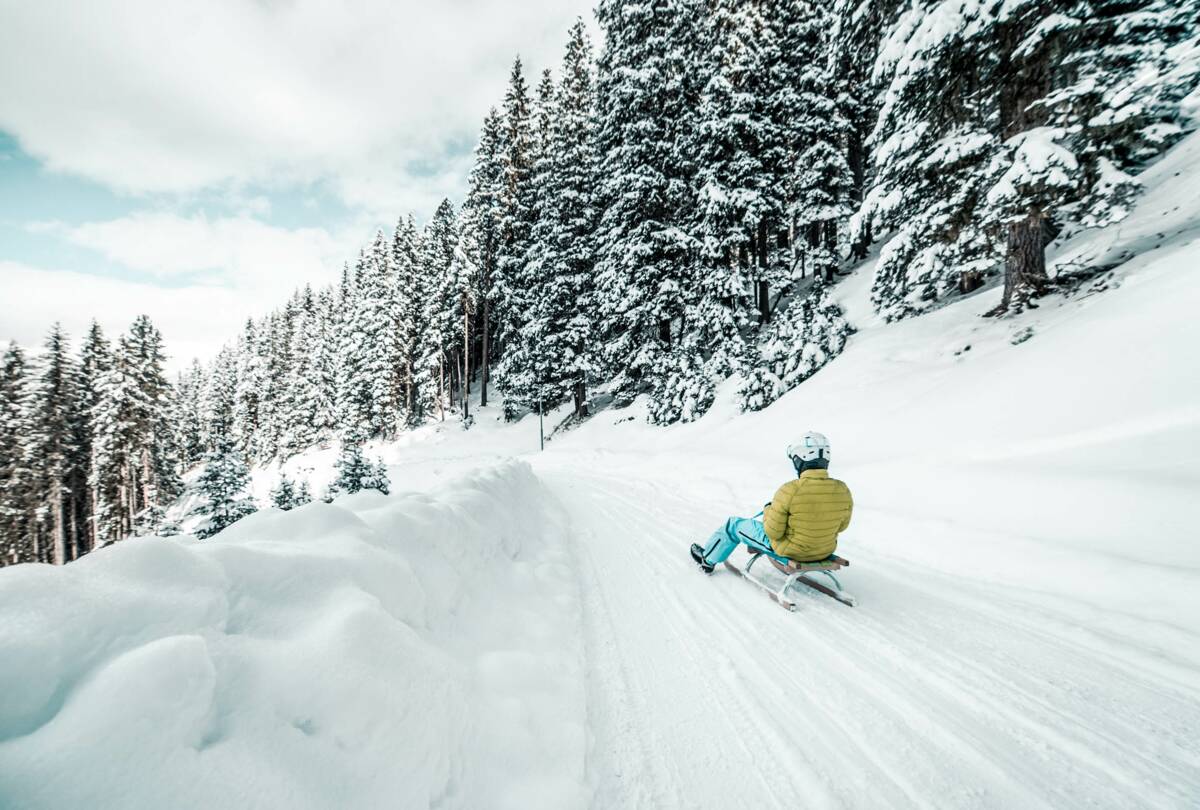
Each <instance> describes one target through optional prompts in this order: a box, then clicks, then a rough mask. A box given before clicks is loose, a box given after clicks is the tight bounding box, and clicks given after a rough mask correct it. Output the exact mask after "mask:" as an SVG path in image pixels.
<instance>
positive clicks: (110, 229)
mask: <svg viewBox="0 0 1200 810" xmlns="http://www.w3.org/2000/svg"><path fill="white" fill-rule="evenodd" d="M59 232H60V233H62V234H63V235H64V236H65V237H66V238H67V239H69V240H70V241H71V242H74V243H75V244H77V245H81V246H83V247H87V248H90V249H92V250H95V251H97V252H98V253H101V254H102V255H104V256H105V257H106V258H108V259H110V260H111V261H113V262H116V263H118V264H122V265H125V266H126V267H128V268H131V269H133V270H136V271H139V272H142V273H147V274H150V275H153V276H158V277H170V276H179V275H195V274H200V275H203V276H205V277H206V278H208V279H210V280H211V281H213V282H217V283H220V284H222V285H224V286H229V287H232V288H234V289H254V290H263V291H274V292H277V293H278V294H279V298H280V299H282V297H283V296H284V295H285V294H286V293H287V291H288V290H290V289H292V288H294V287H296V286H301V285H303V284H305V283H323V282H326V281H328V280H331V279H332V278H333V277H334V275H333V273H332V268H335V267H340V265H341V262H342V261H344V260H346V259H349V258H351V257H352V256H353V251H354V245H355V244H357V243H358V242H360V241H362V235H359V238H358V239H356V240H354V241H352V242H351V241H348V240H345V239H343V240H340V241H339V240H338V239H335V238H334V237H333V236H331V235H330V234H329V232H327V231H326V230H324V229H323V228H299V229H296V230H289V229H286V228H279V227H275V226H273V225H268V224H266V223H263V222H261V221H259V220H257V219H253V218H251V217H249V216H245V215H242V216H237V217H226V218H218V219H209V218H208V217H207V216H205V215H204V214H196V215H193V216H190V217H182V216H179V215H176V214H170V213H139V214H133V215H131V216H128V217H122V218H120V219H113V220H109V221H107V222H91V223H86V224H83V225H79V226H76V227H65V226H59ZM275 303H278V301H276V302H275Z"/></svg>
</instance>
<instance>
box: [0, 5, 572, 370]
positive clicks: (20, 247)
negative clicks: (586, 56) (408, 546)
mask: <svg viewBox="0 0 1200 810" xmlns="http://www.w3.org/2000/svg"><path fill="white" fill-rule="evenodd" d="M591 5H592V0H508V2H503V1H502V0H434V1H433V2H417V0H347V1H346V2H315V1H314V0H207V2H204V3H195V2H190V0H109V1H108V2H104V1H103V0H93V1H92V2H78V1H77V0H76V2H63V1H62V0H37V2H28V0H0V21H2V22H0V340H8V339H14V340H17V341H18V342H20V343H23V344H25V345H33V344H36V343H38V342H40V340H41V338H42V336H43V334H44V333H45V331H46V330H47V328H48V327H49V325H50V324H51V323H52V322H53V321H56V320H57V321H61V322H62V323H63V324H64V326H65V327H66V328H67V330H68V331H69V332H70V333H71V334H72V335H75V336H78V335H79V334H80V333H81V332H82V331H83V329H84V328H85V327H86V325H87V323H88V322H89V320H90V319H91V318H92V317H96V318H97V319H98V320H99V321H100V323H101V324H102V325H103V326H104V327H105V328H106V329H107V330H108V331H109V332H110V333H115V332H117V331H120V330H123V329H124V328H125V327H126V326H127V324H128V322H129V321H130V320H131V319H132V318H133V317H134V316H135V315H137V314H138V313H142V312H145V313H146V314H149V315H150V316H151V317H152V318H153V319H154V320H155V322H156V323H157V324H158V325H159V327H160V328H161V329H162V331H163V333H164V335H165V336H166V339H167V345H168V350H169V351H170V353H171V354H172V355H173V358H174V362H173V364H172V365H173V366H174V367H178V366H179V365H180V364H181V363H182V362H184V361H185V360H187V359H189V358H190V357H192V356H201V357H208V356H211V354H212V353H214V352H215V350H216V348H218V347H219V346H220V344H221V343H223V342H225V340H227V339H228V338H229V337H231V336H232V335H233V334H234V333H235V332H236V330H237V329H238V328H239V325H240V324H241V322H242V321H244V319H245V318H246V317H247V316H249V315H258V314H262V313H263V312H265V311H267V310H269V309H271V308H273V307H274V306H276V305H277V304H279V303H280V302H281V301H282V299H283V298H284V297H286V295H287V294H288V293H289V292H290V291H291V290H292V289H294V288H295V287H297V286H299V285H303V284H304V283H306V282H313V283H317V284H320V283H325V282H327V281H330V280H332V279H333V278H334V277H335V276H336V274H337V272H338V270H339V269H340V267H341V264H342V262H344V261H346V260H349V259H352V258H353V257H354V255H355V254H356V252H357V250H358V247H359V246H360V245H362V244H364V243H365V242H366V241H367V239H369V237H370V236H371V235H372V234H373V233H374V231H375V229H376V228H378V227H388V228H390V227H391V226H392V225H393V224H394V222H395V219H396V218H397V217H398V216H400V215H402V214H405V213H407V212H409V211H412V212H414V213H415V214H416V215H417V217H418V218H419V219H425V218H426V217H427V216H428V215H429V214H430V213H432V211H433V209H434V208H435V207H436V205H437V203H438V202H439V201H440V200H441V199H442V198H443V197H450V198H451V199H453V200H454V201H455V202H458V201H459V200H460V199H461V197H462V193H463V189H464V187H465V180H466V174H467V171H468V168H469V163H470V157H471V150H472V148H473V147H474V143H475V138H476V135H477V129H478V125H479V123H480V121H481V120H482V118H483V116H484V114H485V113H486V112H487V109H488V107H489V106H491V105H493V104H496V103H498V102H499V100H500V98H501V97H502V95H503V92H504V86H505V83H506V81H507V78H508V71H509V68H510V65H511V62H512V59H513V57H514V56H515V55H517V54H518V53H519V54H520V55H521V57H522V59H523V60H524V61H525V63H526V68H527V75H528V76H530V83H531V84H534V83H535V80H534V78H533V73H534V72H536V71H540V70H541V69H542V68H545V67H555V66H556V65H557V63H558V60H559V58H560V57H561V52H562V48H563V45H564V44H565V41H566V33H567V29H568V28H569V27H570V25H571V24H572V23H573V22H574V20H575V18H576V17H580V16H581V17H583V18H584V19H585V20H588V21H589V24H591Z"/></svg>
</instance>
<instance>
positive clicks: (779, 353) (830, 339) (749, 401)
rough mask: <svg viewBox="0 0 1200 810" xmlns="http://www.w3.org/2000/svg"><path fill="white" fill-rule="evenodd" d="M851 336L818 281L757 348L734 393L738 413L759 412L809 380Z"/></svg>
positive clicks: (773, 323) (777, 320) (791, 305)
mask: <svg viewBox="0 0 1200 810" xmlns="http://www.w3.org/2000/svg"><path fill="white" fill-rule="evenodd" d="M852 332H853V329H852V328H851V327H850V324H849V323H848V322H847V321H846V318H845V316H844V315H843V313H842V310H841V308H840V307H839V306H838V305H837V304H835V303H833V302H832V301H831V300H830V298H829V294H828V289H827V287H826V285H825V284H824V282H823V281H822V280H821V278H820V277H817V279H816V281H815V283H814V285H813V287H812V288H811V289H810V290H809V292H808V293H807V295H805V296H803V297H796V298H794V299H792V301H791V302H790V303H789V305H788V308H787V309H786V311H784V312H783V314H782V315H781V316H780V317H777V318H775V319H773V320H772V321H771V324H770V326H769V327H768V328H767V329H765V330H764V333H763V335H762V336H761V338H760V339H759V341H758V343H757V344H756V346H755V348H754V354H753V362H751V363H750V364H749V365H748V367H747V372H746V377H745V379H744V381H743V383H742V385H741V387H740V388H739V389H738V397H739V400H740V404H741V408H742V410H747V411H757V410H761V409H763V408H765V407H767V406H768V405H770V404H771V403H772V402H774V401H775V400H777V399H779V397H781V396H783V395H784V394H785V393H787V392H788V391H790V390H791V389H792V388H794V387H796V386H797V385H799V384H800V383H802V382H804V381H805V380H807V379H808V378H809V377H811V376H812V375H813V374H815V373H816V372H817V371H818V370H820V369H821V368H822V367H823V366H825V365H826V364H827V363H829V362H830V361H831V360H833V359H834V358H835V357H837V356H838V355H839V354H841V352H842V349H843V348H845V345H846V341H847V339H848V338H849V336H850V335H851V334H852Z"/></svg>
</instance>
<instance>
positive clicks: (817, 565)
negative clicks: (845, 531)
mask: <svg viewBox="0 0 1200 810" xmlns="http://www.w3.org/2000/svg"><path fill="white" fill-rule="evenodd" d="M767 559H769V560H770V561H771V565H773V566H775V567H776V568H777V569H778V570H779V571H780V572H781V573H784V574H798V573H801V572H803V571H839V570H841V569H842V568H846V567H847V566H849V565H850V561H849V560H847V559H846V558H844V557H839V556H838V555H836V554H830V555H829V556H828V557H826V558H825V559H823V560H813V561H811V562H797V561H796V560H785V559H783V558H780V557H775V556H772V555H767Z"/></svg>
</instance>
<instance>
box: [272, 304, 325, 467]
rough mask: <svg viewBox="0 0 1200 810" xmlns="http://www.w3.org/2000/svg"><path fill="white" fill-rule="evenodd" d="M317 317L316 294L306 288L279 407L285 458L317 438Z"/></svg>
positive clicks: (295, 317) (318, 337)
mask: <svg viewBox="0 0 1200 810" xmlns="http://www.w3.org/2000/svg"><path fill="white" fill-rule="evenodd" d="M319 318H320V315H319V313H318V311H317V300H316V297H315V296H314V295H313V292H312V290H311V289H310V288H306V289H305V290H304V293H303V294H302V296H301V299H300V302H299V306H298V307H297V311H296V314H295V315H294V328H293V329H292V330H291V339H290V343H291V346H290V348H289V350H288V354H289V357H290V363H289V367H288V369H287V385H286V386H285V387H284V389H283V392H282V400H283V401H282V403H281V405H280V407H279V414H280V415H279V422H280V430H281V434H280V439H279V456H280V458H282V459H285V460H286V459H288V458H290V457H291V456H293V455H295V454H296V453H299V452H300V451H302V450H304V449H305V448H308V447H312V446H313V445H315V444H317V443H318V442H319V441H320V432H319V431H318V429H317V425H316V423H317V411H318V409H319V407H320V405H319V402H320V397H321V376H320V374H319V373H318V370H317V363H318V359H319V358H318V346H317V343H318V341H319V340H320V339H321V327H320V323H319Z"/></svg>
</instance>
